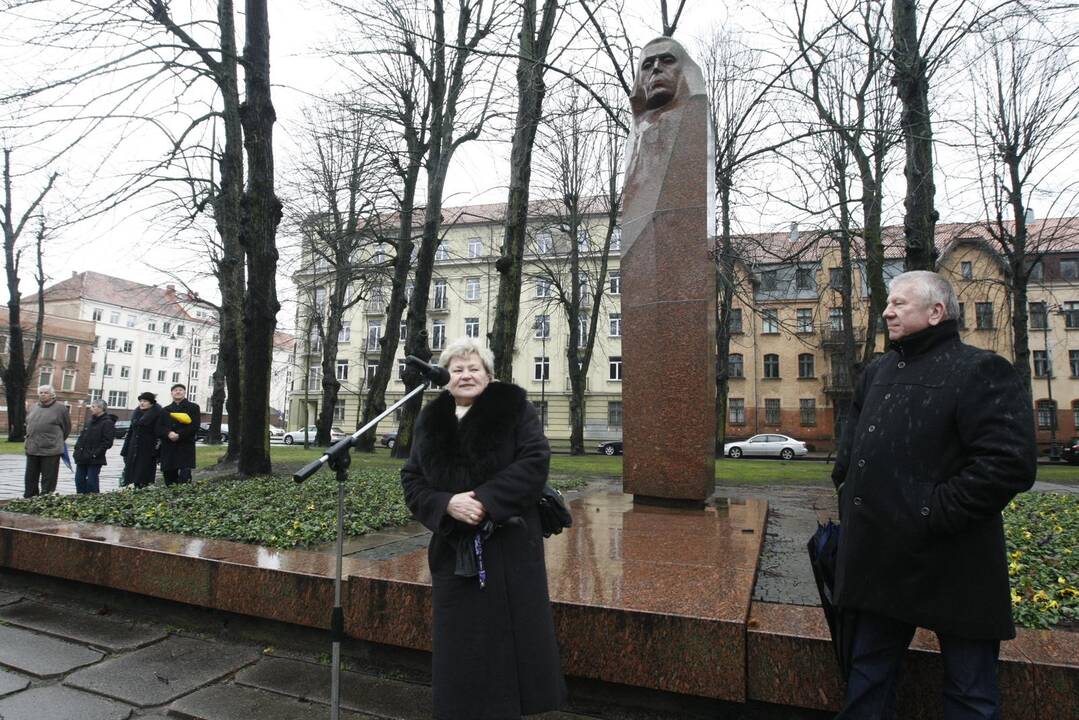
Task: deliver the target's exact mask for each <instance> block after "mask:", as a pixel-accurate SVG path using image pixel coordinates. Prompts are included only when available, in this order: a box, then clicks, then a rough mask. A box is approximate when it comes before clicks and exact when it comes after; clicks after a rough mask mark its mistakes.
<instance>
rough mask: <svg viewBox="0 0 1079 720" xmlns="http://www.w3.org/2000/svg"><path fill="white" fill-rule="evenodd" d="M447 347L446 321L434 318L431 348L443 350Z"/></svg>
mask: <svg viewBox="0 0 1079 720" xmlns="http://www.w3.org/2000/svg"><path fill="white" fill-rule="evenodd" d="M444 347H446V323H445V321H443V320H434V321H433V322H432V323H431V349H432V350H441V349H442V348H444Z"/></svg>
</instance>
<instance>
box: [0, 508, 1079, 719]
mask: <svg viewBox="0 0 1079 720" xmlns="http://www.w3.org/2000/svg"><path fill="white" fill-rule="evenodd" d="M570 505H571V509H572V511H573V515H574V520H575V522H574V527H572V528H570V529H568V530H566V531H565V532H564V533H563V534H561V535H559V536H556V537H552V538H550V539H549V540H547V541H546V552H547V569H548V580H549V587H550V593H551V599H552V602H553V606H554V613H555V622H556V626H557V629H558V635H559V643H560V647H561V651H562V659H563V666H564V669H565V671H566V673H567V674H570V675H574V676H578V677H585V678H595V679H598V680H603V681H607V682H614V683H622V684H628V685H634V686H639V687H644V688H652V689H657V690H665V691H671V692H676V693H683V694H688V695H695V696H700V697H707V698H716V699H721V700H729V701H735V702H741V701H746V700H754V701H761V702H768V703H775V704H779V705H793V706H799V707H808V708H818V709H835V708H836V707H837V705H838V701H839V698H840V697H841V693H842V688H841V686H840V682H839V679H838V677H837V673H836V671H835V663H834V659H833V656H832V655H831V648H830V646H829V644H828V634H827V628H826V627H825V625H824V621H823V616H822V614H821V612H820V609H819V608H813V607H801V606H793V605H781V604H775V603H765V602H753V601H752V593H753V586H754V581H755V576H756V571H757V564H758V558H759V556H760V553H761V547H762V542H763V539H764V532H765V528H766V522H767V515H768V506H767V503H766V502H765V501H763V500H759V499H758V500H752V499H751V500H745V501H734V502H727V501H724V500H720V501H719V502H718V503H716V504H713V505H710V506H708V507H706V508H704V509H699V510H687V509H675V508H666V507H656V506H649V505H639V504H636V505H635V504H634V503H633V502H632V499H631V496H629V495H626V494H623V493H621V492H620V491H619V490H618V489H617V488H613V487H609V488H606V489H603V490H601V491H599V492H593V493H592V494H587V495H582V496H579V497H575V498H573V499H572V500H571V503H570ZM346 552H347V553H348V555H347V556H346V557H345V559H344V565H343V567H344V576H345V578H346V581H345V586H344V592H343V601H342V604H343V606H344V612H345V621H346V622H345V629H346V632H347V633H348V634H349V635H350V636H352V637H355V638H359V639H362V640H370V641H373V642H379V643H386V644H390V645H396V646H401V647H408V648H414V649H420V650H429V649H430V617H431V610H430V607H431V605H430V603H431V594H430V578H429V574H428V571H427V562H426V550H425V548H424V543H423V533H422V532H421V531H419V530H418V529H417V528H416V527H413V528H411V529H409V528H405V529H402V530H398V531H390V532H388V533H382V534H379V535H378V536H377V537H370V538H357V539H353V540H350V542H349V544H348V545H347V546H346ZM0 566H3V567H8V568H12V569H16V570H22V571H28V572H36V573H40V574H45V575H52V576H56V577H62V578H66V579H70V580H76V581H81V582H86V583H91V584H97V585H104V586H108V587H113V588H116V589H121V590H127V591H131V592H136V593H141V594H144V595H149V596H153V597H159V598H164V599H168V600H174V601H179V602H185V603H189V604H193V605H200V606H204V607H211V608H217V609H220V610H225V611H229V612H236V613H242V614H247V615H252V616H256V617H264V618H269V619H273V620H278V621H283V622H289V623H294V624H298V625H304V626H309V627H318V628H327V627H328V624H329V622H328V621H329V610H330V608H331V606H332V601H333V582H332V576H333V557H332V555H331V554H330V553H328V552H325V551H305V550H288V551H277V550H271V549H267V548H262V547H258V546H254V545H246V544H241V543H233V542H227V541H216V540H207V539H199V538H190V537H183V536H176V535H167V534H162V533H156V532H150V531H145V530H138V529H127V528H116V527H110V526H101V525H91V524H85V523H71V522H62V521H55V520H49V519H46V518H38V517H33V516H27V515H21V514H15V513H6V512H0ZM1002 657H1003V660H1004V662H1003V665H1002V688H1003V691H1004V694H1005V703H1006V706H1005V707H1006V710H1007V711H1008V712H1007V713H1006V715H1005V716H1006V717H1009V718H1013V717H1014V718H1028V717H1029V718H1032V719H1033V718H1049V717H1052V718H1068V717H1075V718H1079V634H1075V633H1065V632H1048V631H1026V630H1021V631H1020V636H1019V638H1018V639H1017V640H1016V641H1013V642H1011V643H1006V644H1005V645H1004V648H1003V650H1002ZM937 662H938V658H937V656H936V654H935V649H934V646H933V640H932V637H931V636H927V637H922V636H921V635H920V636H919V639H918V640H917V641H916V643H915V646H914V647H913V648H912V650H911V653H910V656H909V665H910V670H909V671H910V672H911V673H914V674H915V677H921V676H922V675H923V674H924V675H925V677H926V678H927V682H928V683H929V687H930V688H932V687H939V670H938V669H935V668H936V663H937ZM933 683H936V685H934V684H933ZM936 697H939V693H935V692H930V693H928V694H926V693H922V694H921V695H920V696H918V697H911V698H904V700H903V702H904V703H905V707H906V708H907V712H906V714H904V717H910V718H920V717H926V718H929V717H935V715H934V710H933V708H934V707H935V705H934V699H935V698H936ZM1049 708H1051V709H1052V711H1049V710H1048V709H1049Z"/></svg>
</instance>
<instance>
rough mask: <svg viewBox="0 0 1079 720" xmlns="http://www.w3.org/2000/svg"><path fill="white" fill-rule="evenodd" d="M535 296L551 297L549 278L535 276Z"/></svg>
mask: <svg viewBox="0 0 1079 720" xmlns="http://www.w3.org/2000/svg"><path fill="white" fill-rule="evenodd" d="M536 297H538V298H546V297H551V278H547V277H537V278H536Z"/></svg>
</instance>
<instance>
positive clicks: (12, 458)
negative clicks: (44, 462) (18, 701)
mask: <svg viewBox="0 0 1079 720" xmlns="http://www.w3.org/2000/svg"><path fill="white" fill-rule="evenodd" d="M74 446H75V443H74V441H73V440H72V441H69V442H68V448H69V450H70V448H72V447H74ZM105 459H106V460H107V461H108V465H106V466H105V467H103V468H101V478H100V485H101V491H102V492H105V491H108V490H116V489H117V488H118V487H119V486H120V471H121V470H123V469H124V459H123V458H122V457H120V443H116V444H115V445H113V446H112V447H111V448H109V451H108V453H106V455H105ZM72 468H74V465H72ZM25 471H26V456H25V455H0V500H10V499H11V498H20V497H22V494H23V475H24V474H25ZM56 491H57V492H59V493H60V494H61V495H74V494H75V471H74V469H72V470H68V469H67V466H66V465H64V464H63V463H60V476H59V477H58V478H57V480H56ZM0 718H2V719H3V720H6V718H3V716H0Z"/></svg>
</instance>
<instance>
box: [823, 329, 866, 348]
mask: <svg viewBox="0 0 1079 720" xmlns="http://www.w3.org/2000/svg"><path fill="white" fill-rule="evenodd" d="M843 335H844V331H843V330H837V329H835V328H833V327H832V326H831V325H830V324H829V325H822V326H821V328H820V342H821V347H825V348H827V347H832V348H838V347H843V343H844V342H845V341H844V338H843ZM854 342H855V344H857V343H862V342H865V328H864V327H856V328H854Z"/></svg>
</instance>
